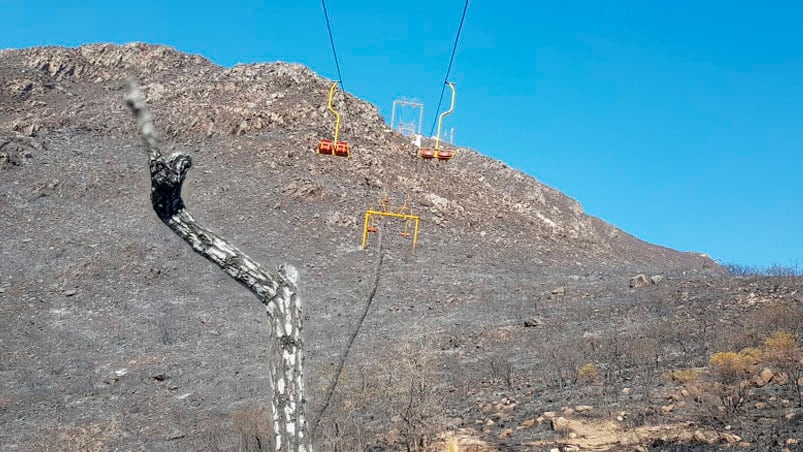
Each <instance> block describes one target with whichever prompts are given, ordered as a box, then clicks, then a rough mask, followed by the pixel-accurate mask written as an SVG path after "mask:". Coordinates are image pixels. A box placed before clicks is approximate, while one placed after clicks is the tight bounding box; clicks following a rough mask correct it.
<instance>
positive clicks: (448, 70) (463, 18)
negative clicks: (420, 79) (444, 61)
mask: <svg viewBox="0 0 803 452" xmlns="http://www.w3.org/2000/svg"><path fill="white" fill-rule="evenodd" d="M468 3H469V0H466V4H465V5H464V6H463V14H462V16H461V17H460V25H458V27H457V34H455V37H454V46H452V56H450V57H449V66H447V68H446V76H445V77H444V78H443V87H441V96H440V98H439V99H438V108H437V109H435V120H434V121H432V129H430V131H429V136H430V137H432V134H433V133H435V126H436V125H437V124H438V114H439V113H440V112H441V105H442V104H443V95H444V94H445V93H446V85H447V84H448V83H449V74H450V73H451V72H452V64H453V63H454V57H455V54H456V53H457V43H458V42H459V41H460V33H461V32H462V31H463V24H464V23H465V21H466V12H468Z"/></svg>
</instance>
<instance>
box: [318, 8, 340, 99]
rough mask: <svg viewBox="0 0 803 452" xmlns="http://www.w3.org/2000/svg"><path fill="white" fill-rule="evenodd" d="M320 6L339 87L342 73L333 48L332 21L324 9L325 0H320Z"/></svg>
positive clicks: (335, 50)
mask: <svg viewBox="0 0 803 452" xmlns="http://www.w3.org/2000/svg"><path fill="white" fill-rule="evenodd" d="M321 7H322V8H323V17H324V18H325V19H326V29H327V30H328V31H329V44H331V45H332V55H334V57H335V68H337V79H338V81H339V82H340V87H341V88H342V87H343V74H342V73H341V72H340V60H339V59H338V58H337V49H336V48H335V36H334V34H332V23H331V22H330V21H329V11H328V10H327V9H326V0H321Z"/></svg>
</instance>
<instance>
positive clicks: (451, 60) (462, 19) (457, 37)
mask: <svg viewBox="0 0 803 452" xmlns="http://www.w3.org/2000/svg"><path fill="white" fill-rule="evenodd" d="M321 1H323V0H321ZM468 2H469V0H466V4H465V6H463V15H462V16H461V17H460V25H459V26H458V27H457V34H456V35H455V37H454V46H452V56H450V57H449V66H448V67H447V68H446V77H444V78H443V87H441V97H440V98H439V99H438V108H437V109H435V120H434V121H432V129H431V130H430V131H429V136H430V138H431V137H432V134H433V133H435V125H436V124H437V123H438V113H440V112H441V104H442V103H443V95H444V93H446V84H447V83H448V82H449V74H450V73H451V72H452V63H454V56H455V53H457V43H458V42H459V41H460V33H461V32H462V31H463V23H464V22H465V21H466V12H467V11H468Z"/></svg>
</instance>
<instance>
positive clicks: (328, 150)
mask: <svg viewBox="0 0 803 452" xmlns="http://www.w3.org/2000/svg"><path fill="white" fill-rule="evenodd" d="M334 152H335V146H334V143H332V140H321V142H320V143H318V154H324V155H332V154H333V153H334Z"/></svg>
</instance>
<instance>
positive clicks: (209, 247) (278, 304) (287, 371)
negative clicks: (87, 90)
mask: <svg viewBox="0 0 803 452" xmlns="http://www.w3.org/2000/svg"><path fill="white" fill-rule="evenodd" d="M125 100H126V104H127V105H128V107H129V108H130V109H131V112H132V113H133V114H134V116H135V117H136V119H137V123H138V125H139V127H140V132H141V134H142V137H143V138H144V140H145V143H146V144H147V148H148V162H149V165H150V170H151V202H152V203H153V209H154V210H155V211H156V214H157V215H158V216H159V219H161V220H162V222H163V223H165V224H166V225H167V226H168V227H169V228H170V229H171V230H173V232H175V233H176V234H177V235H178V236H179V237H181V238H182V239H184V241H185V242H187V243H188V244H189V245H190V246H191V247H192V249H193V250H194V251H195V252H196V253H198V254H200V255H201V256H203V257H205V258H207V259H209V260H210V261H212V262H214V263H215V264H217V265H218V266H219V267H220V268H221V269H222V270H223V271H224V272H226V274H228V275H229V276H231V277H232V278H234V279H235V280H236V281H238V282H239V283H240V284H242V285H244V286H245V287H247V288H248V289H249V290H250V291H251V292H253V293H254V294H255V295H256V296H257V297H258V298H259V299H260V300H261V301H262V304H263V305H265V309H266V311H267V313H268V317H269V318H270V325H271V338H272V342H271V354H272V357H273V360H272V361H271V363H270V378H271V384H272V387H273V388H272V389H273V396H272V400H271V409H272V410H273V430H274V432H273V435H274V450H276V451H288V452H290V451H293V452H308V451H311V450H312V449H311V447H310V440H309V436H308V434H307V422H306V416H305V412H304V408H305V403H306V400H305V399H304V372H303V370H304V354H303V350H302V344H303V340H302V337H303V336H302V331H303V315H302V309H301V302H300V300H299V299H298V297H297V296H296V289H297V286H296V283H297V282H298V272H297V271H296V269H295V268H293V267H292V266H290V265H282V266H279V268H278V271H277V272H276V273H275V274H271V273H268V272H267V271H265V270H264V269H263V268H262V266H260V265H259V263H257V262H255V261H254V260H253V259H251V258H250V257H248V256H247V255H246V254H244V253H243V252H242V251H240V250H239V249H237V248H236V247H235V246H233V245H232V244H230V243H229V242H228V241H227V240H226V239H225V238H223V237H221V236H220V235H218V234H215V233H214V232H212V231H210V230H209V229H206V228H204V227H203V226H201V225H200V224H198V222H196V221H195V219H194V218H193V217H192V216H191V215H190V213H189V212H187V210H186V208H185V207H184V201H183V200H182V199H181V186H182V184H183V183H184V178H185V177H186V175H187V171H188V170H189V169H190V167H191V166H192V159H191V158H190V156H189V155H187V154H183V153H176V154H173V155H172V156H170V158H168V159H165V157H164V156H163V155H162V152H161V150H160V149H159V141H158V136H157V132H156V127H155V126H154V124H153V117H152V116H151V113H150V111H149V110H148V108H147V105H146V103H145V98H144V96H143V95H142V92H141V91H140V90H139V88H138V87H137V86H136V84H135V83H134V82H131V83H130V86H129V92H128V95H127V96H126V98H125Z"/></svg>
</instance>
